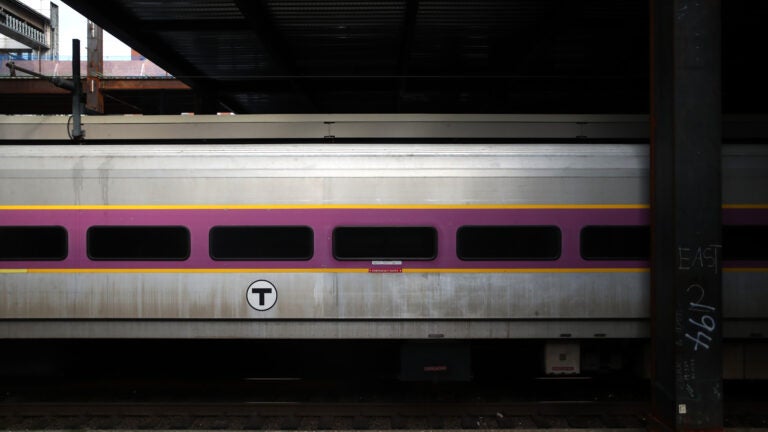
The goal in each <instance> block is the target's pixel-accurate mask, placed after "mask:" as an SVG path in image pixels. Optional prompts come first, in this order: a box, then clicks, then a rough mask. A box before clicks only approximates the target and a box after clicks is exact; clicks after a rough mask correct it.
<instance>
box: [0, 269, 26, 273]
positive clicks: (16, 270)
mask: <svg viewBox="0 0 768 432" xmlns="http://www.w3.org/2000/svg"><path fill="white" fill-rule="evenodd" d="M28 272H29V271H28V270H27V269H0V273H28Z"/></svg>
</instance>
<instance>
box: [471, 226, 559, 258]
mask: <svg viewBox="0 0 768 432" xmlns="http://www.w3.org/2000/svg"><path fill="white" fill-rule="evenodd" d="M560 237H561V234H560V228H558V227H556V226H549V225H547V226H509V225H502V226H494V225H491V226H463V227H461V228H459V230H458V231H457V232H456V254H457V255H458V257H459V259H462V260H465V261H477V260H485V261H505V260H510V261H511V260H556V259H558V258H560Z"/></svg>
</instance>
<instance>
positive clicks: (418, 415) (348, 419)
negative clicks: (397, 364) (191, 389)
mask: <svg viewBox="0 0 768 432" xmlns="http://www.w3.org/2000/svg"><path fill="white" fill-rule="evenodd" d="M647 411H648V406H647V404H646V403H627V402H615V403H589V402H551V403H548V402H538V403H519V402H517V403H501V402H477V403H408V404H403V403H307V402H277V403H266V402H254V403H238V404H230V403H222V404H210V403H206V404H175V403H173V404H150V403H131V404H125V403H108V404H105V403H4V404H2V405H0V428H1V429H7V430H41V429H57V430H61V429H134V430H136V429H148V430H149V429H174V430H352V429H354V430H368V429H371V430H373V429H375V430H389V429H512V428H517V429H520V428H526V429H542V428H544V429H549V428H556V429H559V428H597V429H606V428H611V429H613V428H622V429H626V428H644V427H645V416H644V415H645V413H646V412H647Z"/></svg>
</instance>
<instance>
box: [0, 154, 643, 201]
mask: <svg viewBox="0 0 768 432" xmlns="http://www.w3.org/2000/svg"><path fill="white" fill-rule="evenodd" d="M3 150H4V157H3V158H0V179H1V180H2V181H1V182H0V203H2V204H257V203H268V204H290V203H293V204H358V203H360V204H363V203H364V204H404V203H405V204H419V203H424V204H451V203H461V204H505V203H508V204H516V203H536V204H540V203H545V204H550V203H552V204H555V203H569V204H579V203H583V204H602V203H605V204H608V203H618V204H636V203H643V202H647V197H648V192H647V189H648V185H647V182H646V181H645V178H646V176H647V148H646V147H644V146H632V145H612V146H609V145H605V146H592V145H584V146H577V145H568V146H554V145H542V146H537V145H493V146H485V145H482V146H481V145H478V146H472V145H435V146H428V145H371V146H362V145H360V146H353V145H349V146H341V145H335V146H323V147H322V148H318V147H317V146H300V145H285V146H275V145H272V146H270V145H264V146H221V147H212V146H208V147H206V146H159V147H153V148H145V147H126V146H114V147H104V146H101V147H98V146H97V147H88V148H82V147H66V148H62V147H56V146H50V147H36V148H29V147H14V146H9V147H4V148H3Z"/></svg>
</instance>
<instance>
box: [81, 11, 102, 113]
mask: <svg viewBox="0 0 768 432" xmlns="http://www.w3.org/2000/svg"><path fill="white" fill-rule="evenodd" d="M103 54H104V30H102V29H101V27H99V26H97V25H96V23H94V22H93V21H88V73H87V74H86V84H85V87H84V88H85V107H86V109H87V110H88V111H89V112H91V113H97V114H104V95H102V94H101V90H102V87H101V79H102V76H104V55H103Z"/></svg>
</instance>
